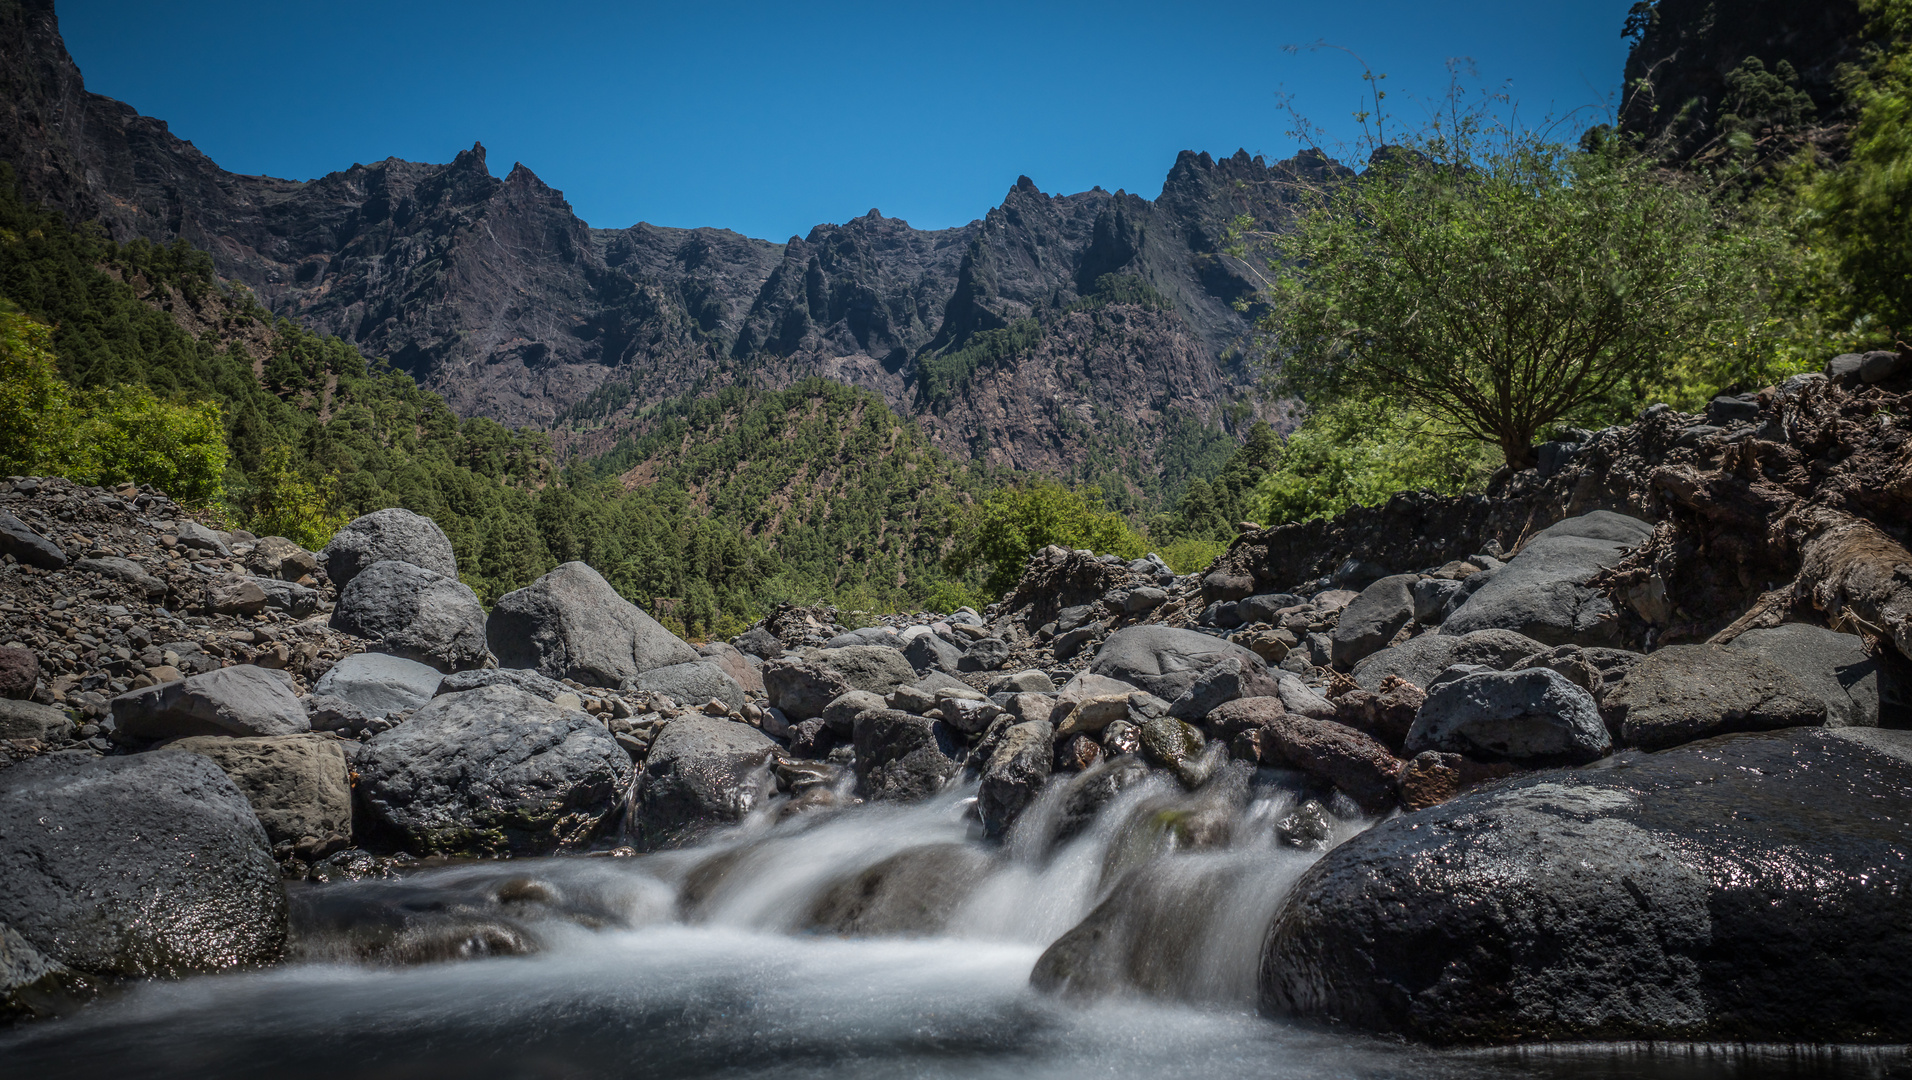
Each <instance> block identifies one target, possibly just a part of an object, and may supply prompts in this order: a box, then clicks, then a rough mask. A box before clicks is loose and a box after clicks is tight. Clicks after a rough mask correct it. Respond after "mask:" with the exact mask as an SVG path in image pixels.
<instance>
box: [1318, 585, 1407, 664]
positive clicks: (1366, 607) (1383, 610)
mask: <svg viewBox="0 0 1912 1080" xmlns="http://www.w3.org/2000/svg"><path fill="white" fill-rule="evenodd" d="M1416 580H1417V576H1416V575H1414V574H1394V575H1391V576H1388V577H1384V578H1382V579H1380V580H1379V581H1376V582H1374V583H1373V584H1372V585H1369V586H1368V587H1367V588H1365V589H1363V590H1361V595H1360V596H1358V597H1356V598H1355V600H1354V602H1353V603H1351V604H1349V605H1348V606H1347V607H1346V608H1343V609H1342V611H1341V619H1340V621H1339V622H1337V623H1336V624H1335V628H1334V632H1333V633H1332V634H1330V635H1328V640H1329V642H1330V643H1331V644H1330V648H1329V656H1330V658H1331V659H1332V660H1333V661H1334V665H1335V666H1336V667H1338V668H1342V669H1347V668H1350V667H1353V666H1354V664H1355V662H1356V661H1359V660H1363V659H1365V658H1366V657H1368V656H1369V655H1370V654H1372V653H1375V652H1378V651H1380V650H1381V649H1383V648H1386V647H1387V644H1388V642H1390V641H1392V640H1394V635H1395V634H1398V633H1400V632H1401V628H1402V627H1404V626H1406V625H1407V624H1408V623H1410V622H1412V621H1413V619H1414V594H1413V593H1412V592H1411V591H1410V588H1411V586H1413V584H1414V582H1415V581H1416Z"/></svg>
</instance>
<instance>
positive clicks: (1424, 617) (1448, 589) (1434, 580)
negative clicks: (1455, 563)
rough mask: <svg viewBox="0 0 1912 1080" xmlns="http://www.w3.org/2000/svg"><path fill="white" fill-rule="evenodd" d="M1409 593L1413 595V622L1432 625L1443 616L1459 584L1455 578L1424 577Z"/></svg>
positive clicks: (1457, 590) (1459, 586)
mask: <svg viewBox="0 0 1912 1080" xmlns="http://www.w3.org/2000/svg"><path fill="white" fill-rule="evenodd" d="M1468 569H1470V570H1471V569H1473V568H1472V567H1468ZM1409 591H1410V592H1412V593H1413V594H1414V621H1415V622H1417V623H1429V624H1432V623H1438V622H1440V621H1441V619H1442V618H1443V617H1444V616H1445V614H1446V612H1447V609H1448V604H1450V603H1452V602H1453V601H1454V600H1455V598H1456V597H1457V596H1458V595H1459V593H1460V591H1461V583H1460V581H1459V580H1458V579H1456V578H1441V577H1425V578H1421V579H1420V580H1418V581H1416V582H1415V583H1414V585H1413V586H1412V587H1411V589H1410V590H1409Z"/></svg>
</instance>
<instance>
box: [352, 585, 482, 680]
mask: <svg viewBox="0 0 1912 1080" xmlns="http://www.w3.org/2000/svg"><path fill="white" fill-rule="evenodd" d="M500 603H501V604H502V603H503V601H500ZM331 626H332V628H333V629H334V630H338V631H341V632H343V633H347V634H353V635H356V636H358V637H362V638H366V639H368V640H370V641H371V642H373V643H374V644H373V646H372V647H373V648H374V649H376V650H377V651H379V652H384V653H390V654H392V655H393V656H402V657H405V658H406V659H408V660H416V661H418V662H419V663H421V664H430V665H431V666H432V667H435V668H437V669H438V670H440V671H461V670H464V669H465V668H474V667H478V666H480V665H482V664H483V663H484V661H485V608H484V605H483V604H481V603H479V602H478V594H477V593H475V592H472V591H471V586H469V585H466V584H464V583H463V582H461V581H458V580H456V579H455V578H449V577H446V576H444V575H442V574H438V573H434V572H433V571H430V570H427V569H425V568H424V567H421V566H414V565H412V564H411V563H406V562H398V561H396V560H392V559H386V560H383V561H381V562H375V563H373V564H372V565H370V566H367V567H363V568H361V569H360V570H359V571H358V573H356V574H354V575H353V577H352V583H351V584H350V585H347V586H346V587H345V588H344V589H343V590H341V591H340V593H339V603H338V606H337V607H336V608H334V609H332V619H331Z"/></svg>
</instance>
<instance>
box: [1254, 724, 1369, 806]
mask: <svg viewBox="0 0 1912 1080" xmlns="http://www.w3.org/2000/svg"><path fill="white" fill-rule="evenodd" d="M1261 760H1262V764H1264V765H1276V766H1285V767H1287V768H1292V769H1300V770H1301V771H1302V772H1305V773H1308V774H1309V775H1311V776H1316V777H1319V778H1320V779H1322V780H1325V781H1327V782H1328V783H1330V784H1333V785H1334V786H1335V787H1336V788H1338V789H1340V790H1341V791H1342V792H1343V793H1345V794H1346V795H1347V796H1348V797H1349V798H1350V799H1353V800H1354V801H1355V802H1356V803H1358V804H1359V805H1360V807H1361V809H1363V810H1365V811H1367V812H1368V813H1371V814H1372V813H1379V812H1381V811H1384V810H1386V809H1388V808H1389V807H1391V806H1393V805H1394V803H1395V794H1396V790H1397V788H1398V785H1399V782H1400V777H1401V767H1402V764H1403V763H1402V762H1401V761H1400V759H1398V758H1396V757H1395V756H1394V755H1393V754H1392V753H1390V752H1389V751H1388V748H1387V747H1385V746H1383V745H1381V743H1380V742H1378V741H1376V740H1375V739H1374V738H1373V737H1371V736H1368V735H1364V734H1362V733H1361V732H1359V731H1356V730H1355V729H1353V728H1351V727H1348V726H1347V725H1345V724H1337V723H1335V722H1334V721H1333V720H1312V719H1309V718H1308V717H1306V716H1294V715H1283V716H1279V717H1275V718H1273V719H1271V720H1270V721H1269V722H1268V723H1267V724H1265V725H1263V728H1262V740H1261Z"/></svg>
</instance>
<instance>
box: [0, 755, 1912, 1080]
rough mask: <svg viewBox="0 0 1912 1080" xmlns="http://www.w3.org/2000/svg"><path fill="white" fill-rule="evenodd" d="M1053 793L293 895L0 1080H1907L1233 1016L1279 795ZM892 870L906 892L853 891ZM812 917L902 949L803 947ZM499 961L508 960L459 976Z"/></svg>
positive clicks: (1892, 1072) (1811, 1062)
mask: <svg viewBox="0 0 1912 1080" xmlns="http://www.w3.org/2000/svg"><path fill="white" fill-rule="evenodd" d="M1081 783H1082V781H1079V780H1078V781H1058V782H1057V783H1055V784H1053V785H1052V786H1051V788H1050V789H1049V790H1048V791H1046V792H1045V793H1044V795H1043V796H1042V798H1041V800H1040V801H1039V802H1038V803H1037V804H1036V805H1035V806H1033V807H1032V808H1031V809H1030V810H1029V812H1028V813H1027V814H1026V815H1025V816H1024V818H1023V820H1022V822H1021V823H1020V824H1019V826H1018V828H1017V830H1016V831H1015V832H1014V833H1012V835H1011V836H1009V837H1007V838H1006V840H1005V842H1003V843H1002V844H1000V845H985V844H984V843H982V842H981V840H980V839H979V838H978V833H977V829H976V828H975V826H974V825H973V824H972V820H971V817H970V815H969V813H968V806H967V800H968V799H969V797H970V794H971V793H970V792H969V791H966V790H958V791H953V792H950V793H948V794H946V795H945V796H943V797H941V798H939V799H937V800H934V801H932V802H929V803H926V804H922V805H917V806H911V807H893V806H874V807H862V808H856V809H852V810H847V811H843V812H839V813H835V814H832V815H828V816H823V815H810V816H804V815H798V816H795V817H792V818H790V819H788V820H782V821H779V820H777V816H778V811H777V808H776V807H774V806H773V807H771V808H769V809H768V810H766V811H765V812H764V813H762V814H761V815H760V816H758V817H757V818H755V819H753V820H752V821H749V822H746V823H745V824H744V825H742V826H740V827H738V828H736V829H733V830H730V831H728V832H727V833H724V834H722V835H719V836H716V837H713V838H711V840H710V841H709V842H707V843H705V844H703V845H701V846H699V847H697V848H694V849H690V850H685V851H676V852H667V853H659V854H656V855H650V856H641V857H635V858H561V859H533V860H516V861H511V862H492V863H473V864H464V865H458V866H451V867H442V868H437V869H431V870H423V871H419V872H416V873H414V874H411V875H408V876H407V877H405V878H404V879H401V880H398V881H367V882H358V883H347V884H339V885H328V886H317V887H309V888H304V889H301V890H298V891H297V895H296V900H297V902H298V909H299V911H300V913H301V914H300V917H299V919H298V920H297V921H298V924H299V928H298V930H297V931H296V935H295V937H296V940H295V951H296V953H297V955H298V956H300V957H302V959H298V960H295V961H293V962H291V963H288V964H286V965H284V966H282V967H279V968H276V969H273V970H270V971H262V972H253V973H245V974H235V975H227V976H209V977H200V978H194V979H188V980H184V981H180V982H171V983H164V982H155V983H147V984H143V985H141V986H138V987H135V988H133V989H131V990H129V991H127V992H124V993H121V994H119V995H116V996H114V997H112V998H109V999H107V1000H104V1001H101V1002H99V1003H96V1004H95V1005H92V1006H90V1007H87V1008H85V1009H82V1010H80V1011H79V1012H77V1013H75V1014H73V1015H71V1016H68V1017H65V1018H62V1019H58V1020H53V1021H46V1022H40V1023H36V1024H29V1025H25V1026H21V1027H18V1028H15V1029H13V1030H11V1031H6V1032H0V1076H5V1077H14V1076H20V1077H27V1076H31V1077H69V1076H70V1077H102V1078H103V1077H114V1078H121V1077H148V1076H150V1077H195V1078H202V1077H224V1076H273V1077H308V1076H310V1077H346V1076H353V1077H356V1076H372V1077H440V1076H443V1077H466V1076H472V1077H480V1076H482V1077H527V1078H530V1077H539V1078H543V1077H580V1078H593V1077H739V1078H742V1077H778V1078H790V1077H799V1078H800V1077H811V1076H815V1077H831V1078H858V1077H1117V1078H1121V1077H1137V1078H1147V1080H1164V1078H1169V1077H1201V1078H1203V1080H1228V1078H1235V1077H1244V1078H1246V1077H1261V1078H1280V1077H1297V1078H1299V1077H1307V1078H1311V1080H1312V1078H1322V1077H1377V1078H1378V1077H1401V1078H1407V1077H1436V1078H1438V1077H1499V1076H1562V1077H1564V1076H1574V1077H1595V1076H1598V1077H1635V1076H1638V1077H1649V1076H1651V1077H1659V1076H1682V1077H1685V1076H1690V1077H1694V1078H1699V1077H1709V1078H1710V1077H1729V1076H1730V1077H1754V1076H1757V1077H1768V1076H1771V1077H1778V1076H1800V1077H1805V1076H1812V1077H1820V1076H1848V1075H1850V1076H1873V1077H1880V1078H1884V1077H1892V1076H1907V1075H1912V1072H1908V1071H1906V1070H1907V1063H1906V1059H1905V1058H1904V1056H1903V1055H1902V1054H1897V1055H1895V1054H1894V1053H1892V1052H1856V1051H1847V1052H1845V1053H1843V1054H1840V1053H1834V1052H1830V1051H1825V1052H1818V1053H1803V1054H1802V1053H1790V1054H1787V1053H1770V1054H1757V1053H1755V1054H1748V1053H1745V1052H1742V1051H1735V1050H1724V1049H1717V1048H1713V1049H1707V1048H1701V1049H1699V1050H1694V1049H1690V1048H1674V1049H1660V1050H1643V1049H1641V1048H1637V1047H1631V1048H1616V1047H1589V1048H1579V1049H1575V1050H1570V1051H1562V1052H1554V1053H1550V1054H1534V1053H1531V1052H1529V1053H1521V1054H1513V1053H1508V1052H1494V1053H1482V1052H1475V1053H1455V1052H1443V1051H1435V1050H1429V1049H1424V1048H1418V1047H1412V1046H1408V1045H1404V1044H1401V1043H1398V1042H1392V1041H1387V1040H1380V1039H1373V1038H1368V1037H1365V1036H1360V1035H1354V1034H1350V1033H1346V1032H1338V1031H1332V1030H1325V1029H1320V1028H1315V1027H1310V1026H1306V1025H1300V1024H1294V1023H1289V1022H1285V1021H1278V1020H1271V1019H1268V1018H1265V1017H1261V1016H1258V1015H1256V1013H1255V1011H1254V1000H1255V979H1256V970H1257V966H1258V964H1259V960H1260V947H1261V939H1262V936H1263V934H1264V933H1265V931H1266V929H1267V926H1268V924H1269V923H1270V921H1271V920H1272V919H1273V917H1274V915H1275V913H1276V911H1277V909H1278V907H1279V905H1280V903H1281V901H1282V899H1283V897H1285V895H1286V893H1287V891H1288V889H1289V888H1290V887H1291V886H1292V884H1293V882H1294V880H1295V879H1296V878H1297V877H1298V876H1299V875H1300V874H1301V873H1302V872H1303V871H1304V870H1305V869H1306V867H1307V866H1308V865H1309V864H1310V863H1311V862H1312V861H1313V860H1314V859H1315V858H1318V857H1319V855H1318V853H1313V852H1304V851H1300V850H1297V849H1295V848H1291V847H1286V846H1284V845H1282V844H1281V843H1280V841H1279V839H1278V837H1277V823H1278V822H1279V821H1280V820H1281V819H1282V818H1283V817H1285V816H1286V815H1287V814H1289V813H1290V812H1292V810H1293V809H1294V806H1295V801H1296V794H1295V791H1294V789H1293V788H1291V787H1290V786H1288V785H1287V784H1285V783H1284V782H1283V778H1281V777H1278V776H1272V775H1271V774H1268V773H1266V772H1264V773H1263V774H1261V775H1260V776H1251V775H1250V774H1248V773H1247V772H1246V771H1245V770H1242V771H1238V772H1235V773H1232V774H1224V775H1222V776H1220V777H1219V778H1218V779H1217V780H1216V781H1214V782H1211V783H1210V784H1209V785H1208V786H1207V787H1206V788H1204V789H1203V791H1201V792H1198V793H1195V794H1193V795H1190V794H1187V793H1183V792H1181V791H1180V790H1179V789H1178V788H1175V787H1173V786H1172V785H1170V784H1167V783H1165V782H1162V781H1159V780H1156V779H1144V780H1140V781H1139V782H1136V783H1133V784H1131V785H1129V786H1128V787H1126V788H1124V789H1123V790H1121V791H1120V792H1119V793H1118V794H1117V795H1115V797H1114V798H1113V799H1111V800H1109V801H1108V802H1107V804H1106V805H1104V806H1103V807H1102V808H1101V809H1100V810H1099V812H1097V813H1095V814H1094V816H1093V817H1092V818H1091V819H1089V820H1088V821H1087V822H1086V824H1083V823H1081V822H1078V823H1077V827H1076V828H1075V829H1073V830H1070V829H1067V828H1065V826H1066V824H1067V822H1068V820H1069V806H1070V799H1071V796H1072V794H1073V793H1074V791H1075V790H1076V787H1075V786H1073V785H1080V784H1081ZM1365 824H1366V823H1365V822H1362V821H1360V820H1358V819H1353V818H1347V819H1342V820H1339V821H1338V822H1337V823H1336V824H1335V826H1334V838H1335V839H1336V840H1337V841H1338V840H1342V839H1346V838H1347V837H1348V836H1350V835H1353V834H1354V833H1356V832H1358V831H1359V829H1361V828H1363V827H1364V826H1365ZM1070 832H1073V835H1066V834H1067V833H1070ZM899 866H900V867H906V868H908V867H915V868H918V869H920V871H921V872H915V873H913V874H912V873H904V874H901V875H900V876H899V875H898V874H896V873H891V874H890V875H889V876H887V877H886V876H884V875H883V874H882V873H879V872H878V871H881V870H882V869H883V868H884V867H889V868H892V869H894V868H896V867H899ZM872 882H874V884H871V883H872ZM845 883H851V884H849V885H846V884H845ZM1112 896H1114V897H1116V900H1115V901H1114V903H1115V904H1116V905H1117V906H1119V907H1120V908H1121V909H1122V910H1121V915H1122V918H1120V919H1118V920H1114V921H1112V922H1110V923H1109V926H1110V928H1111V929H1110V932H1109V935H1108V937H1107V939H1106V940H1105V941H1104V943H1103V945H1104V947H1107V948H1110V949H1114V950H1119V951H1120V953H1121V957H1122V960H1123V962H1122V963H1121V964H1117V965H1116V967H1117V968H1119V969H1121V970H1122V971H1124V972H1126V973H1127V976H1126V978H1125V982H1124V985H1122V986H1120V987H1115V988H1104V989H1103V990H1102V991H1100V992H1098V993H1096V994H1094V995H1091V996H1082V995H1053V994H1048V993H1042V992H1038V991H1037V990H1034V989H1032V988H1031V986H1030V972H1031V969H1032V968H1033V967H1034V966H1035V965H1036V963H1037V960H1038V957H1039V956H1041V954H1042V953H1043V950H1044V949H1045V948H1046V947H1047V946H1048V945H1049V944H1050V943H1051V942H1053V941H1055V940H1056V939H1057V938H1058V937H1060V936H1062V935H1063V934H1064V933H1066V932H1067V931H1068V930H1069V929H1070V928H1071V927H1073V926H1075V925H1076V924H1077V923H1078V922H1080V921H1081V920H1082V919H1083V918H1084V917H1085V916H1088V915H1089V914H1090V913H1091V912H1092V911H1094V910H1095V909H1096V908H1097V905H1099V904H1102V903H1103V902H1104V901H1108V900H1109V899H1110V897H1112ZM846 898H847V899H846ZM846 904H847V905H848V906H847V907H846V906H845V905H846ZM844 912H850V913H851V916H845V915H844ZM844 917H854V918H857V919H864V920H871V919H874V920H878V921H879V922H880V921H881V920H886V919H887V920H891V921H892V922H894V921H896V920H901V922H903V923H911V922H914V923H915V924H916V926H915V928H914V929H911V930H907V931H899V932H895V933H890V934H885V935H880V936H845V935H844V934H842V933H840V932H838V931H837V930H833V929H831V928H830V927H829V926H827V925H821V924H820V922H819V920H820V919H823V920H827V919H829V918H838V919H841V918H844ZM516 949H531V950H534V951H531V952H529V953H528V954H525V955H483V954H485V953H486V952H493V953H495V952H499V951H514V950H516ZM458 956H468V957H470V958H464V959H438V960H437V961H436V962H406V963H400V962H398V961H399V960H400V959H405V960H408V961H419V960H421V959H430V958H434V957H458ZM344 958H351V959H349V960H347V959H344ZM1828 1055H1830V1056H1828Z"/></svg>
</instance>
